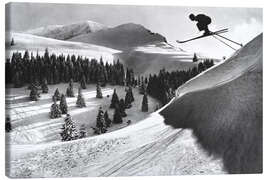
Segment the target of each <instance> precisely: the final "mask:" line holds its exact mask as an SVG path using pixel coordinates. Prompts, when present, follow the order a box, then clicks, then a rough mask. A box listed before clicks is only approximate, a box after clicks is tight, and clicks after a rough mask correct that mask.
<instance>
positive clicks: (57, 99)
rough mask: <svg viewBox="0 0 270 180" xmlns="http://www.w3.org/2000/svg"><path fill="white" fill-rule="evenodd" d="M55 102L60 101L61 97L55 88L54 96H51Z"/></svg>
mask: <svg viewBox="0 0 270 180" xmlns="http://www.w3.org/2000/svg"><path fill="white" fill-rule="evenodd" d="M54 99H55V100H56V101H60V99H61V96H60V92H59V90H58V88H56V90H55V92H54V95H53V100H54Z"/></svg>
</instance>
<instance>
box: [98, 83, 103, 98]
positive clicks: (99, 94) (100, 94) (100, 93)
mask: <svg viewBox="0 0 270 180" xmlns="http://www.w3.org/2000/svg"><path fill="white" fill-rule="evenodd" d="M96 91H97V95H96V98H103V96H102V91H101V88H100V85H99V83H97V88H96Z"/></svg>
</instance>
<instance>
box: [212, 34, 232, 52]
mask: <svg viewBox="0 0 270 180" xmlns="http://www.w3.org/2000/svg"><path fill="white" fill-rule="evenodd" d="M213 37H214V38H215V39H217V40H219V41H220V42H222V43H223V44H225V45H226V46H228V47H230V48H232V49H233V50H235V51H236V50H237V49H235V48H233V47H232V46H230V45H229V44H227V43H225V42H224V41H222V40H221V39H219V38H217V37H216V36H214V35H213Z"/></svg>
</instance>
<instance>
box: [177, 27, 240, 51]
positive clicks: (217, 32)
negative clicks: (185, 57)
mask: <svg viewBox="0 0 270 180" xmlns="http://www.w3.org/2000/svg"><path fill="white" fill-rule="evenodd" d="M226 32H228V28H226V29H221V30H218V31H215V32H210V33H208V34H203V35H201V36H198V37H195V38H191V39H188V40H185V41H178V40H177V41H176V42H178V43H186V42H189V41H193V40H196V39H201V38H205V37H208V36H212V37H214V38H215V39H217V40H219V41H220V42H222V43H223V44H225V45H227V46H228V47H230V48H232V49H233V50H236V49H235V48H233V47H232V46H230V45H229V44H227V43H226V42H224V41H222V40H221V39H219V38H217V37H216V36H218V37H220V38H223V39H225V40H227V41H230V42H232V43H234V44H237V45H239V46H241V47H242V46H243V45H242V44H240V43H238V42H235V41H233V40H231V39H228V38H226V37H224V36H222V35H220V34H223V33H226Z"/></svg>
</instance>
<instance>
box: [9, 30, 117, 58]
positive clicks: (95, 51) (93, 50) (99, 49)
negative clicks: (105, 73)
mask: <svg viewBox="0 0 270 180" xmlns="http://www.w3.org/2000/svg"><path fill="white" fill-rule="evenodd" d="M12 38H14V41H15V45H14V46H9V43H10V42H11V39H12ZM46 48H48V50H49V53H54V54H56V55H60V54H64V55H68V54H69V55H72V54H74V55H76V56H78V55H79V56H82V57H87V58H89V59H91V58H96V59H99V58H100V57H101V56H102V58H103V60H104V61H108V62H110V63H112V62H113V59H114V57H113V54H114V53H117V52H120V51H118V50H115V49H111V48H106V47H103V46H97V45H93V44H88V43H81V42H70V41H63V40H57V39H52V38H46V37H41V36H35V35H31V34H23V33H15V32H8V33H6V58H11V56H12V53H13V52H17V51H18V52H22V53H24V51H25V50H28V51H29V53H33V55H34V56H35V55H36V53H37V52H38V53H39V54H40V55H43V54H44V52H45V49H46ZM22 55H23V54H22Z"/></svg>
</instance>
